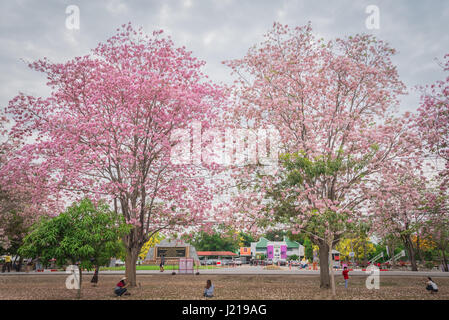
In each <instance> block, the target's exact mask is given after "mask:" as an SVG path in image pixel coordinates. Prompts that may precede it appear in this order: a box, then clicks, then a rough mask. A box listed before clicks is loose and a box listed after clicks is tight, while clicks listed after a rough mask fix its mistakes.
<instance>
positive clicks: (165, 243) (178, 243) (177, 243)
mask: <svg viewBox="0 0 449 320" xmlns="http://www.w3.org/2000/svg"><path fill="white" fill-rule="evenodd" d="M158 247H181V248H182V247H189V256H190V258H194V259H195V260H198V255H197V252H196V249H195V247H194V246H192V245H191V244H189V243H187V242H184V241H183V240H178V239H175V240H167V239H164V240H162V241H161V242H159V243H158V244H156V245H155V246H154V247H152V248H150V249H148V253H147V255H146V257H145V260H151V259H153V257H154V249H155V248H158Z"/></svg>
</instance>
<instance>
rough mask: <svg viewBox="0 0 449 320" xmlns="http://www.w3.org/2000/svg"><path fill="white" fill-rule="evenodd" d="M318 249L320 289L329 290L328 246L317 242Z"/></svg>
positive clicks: (322, 242) (320, 241)
mask: <svg viewBox="0 0 449 320" xmlns="http://www.w3.org/2000/svg"><path fill="white" fill-rule="evenodd" d="M318 247H319V249H320V252H319V254H320V288H322V289H330V285H331V283H330V276H329V246H328V245H327V243H326V242H325V241H322V240H319V241H318ZM331 263H332V262H331Z"/></svg>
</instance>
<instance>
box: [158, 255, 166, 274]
mask: <svg viewBox="0 0 449 320" xmlns="http://www.w3.org/2000/svg"><path fill="white" fill-rule="evenodd" d="M164 264H165V257H164V255H161V264H160V265H159V269H160V271H161V272H164Z"/></svg>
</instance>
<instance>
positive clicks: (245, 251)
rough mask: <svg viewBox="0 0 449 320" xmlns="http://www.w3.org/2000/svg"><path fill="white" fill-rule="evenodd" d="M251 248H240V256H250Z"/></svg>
mask: <svg viewBox="0 0 449 320" xmlns="http://www.w3.org/2000/svg"><path fill="white" fill-rule="evenodd" d="M250 255H251V248H250V247H240V256H250Z"/></svg>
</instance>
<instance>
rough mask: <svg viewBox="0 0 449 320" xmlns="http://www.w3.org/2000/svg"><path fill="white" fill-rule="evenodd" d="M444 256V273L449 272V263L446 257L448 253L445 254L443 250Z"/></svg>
mask: <svg viewBox="0 0 449 320" xmlns="http://www.w3.org/2000/svg"><path fill="white" fill-rule="evenodd" d="M441 253H442V256H443V271H444V272H449V266H448V265H447V264H448V261H447V257H446V253H445V252H444V250H441Z"/></svg>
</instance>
